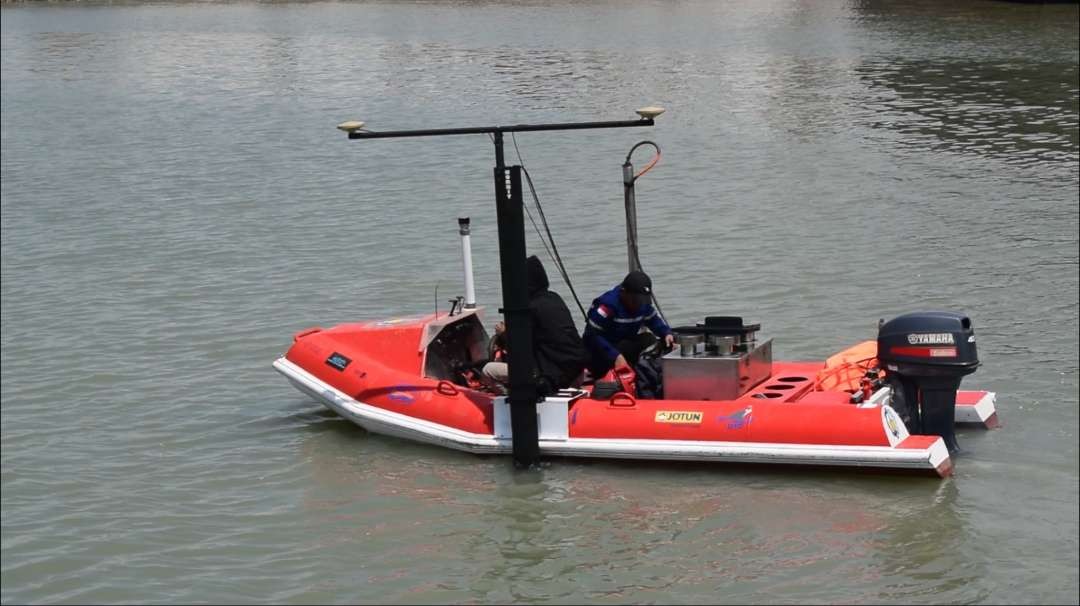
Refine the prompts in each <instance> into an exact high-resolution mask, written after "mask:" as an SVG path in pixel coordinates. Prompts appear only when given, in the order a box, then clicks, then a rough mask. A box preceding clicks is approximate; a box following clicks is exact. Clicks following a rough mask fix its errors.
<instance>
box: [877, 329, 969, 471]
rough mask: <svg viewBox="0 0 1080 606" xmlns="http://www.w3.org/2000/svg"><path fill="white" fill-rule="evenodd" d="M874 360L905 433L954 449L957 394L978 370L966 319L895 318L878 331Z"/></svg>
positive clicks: (955, 443) (955, 445) (955, 444)
mask: <svg viewBox="0 0 1080 606" xmlns="http://www.w3.org/2000/svg"><path fill="white" fill-rule="evenodd" d="M878 360H879V361H880V363H881V365H882V367H883V368H884V369H885V379H886V381H887V382H888V383H889V385H890V386H891V387H892V394H893V396H892V397H893V401H892V407H893V408H894V409H896V412H897V413H898V414H899V415H900V416H901V418H903V420H904V423H905V424H907V427H908V429H909V430H910V431H911V432H912V433H917V434H923V435H939V436H941V437H942V438H943V439H944V440H945V445H946V446H948V448H949V450H950V451H955V450H956V449H957V448H958V444H957V442H956V432H955V430H954V429H953V423H954V422H955V420H956V391H957V390H958V389H959V388H960V380H961V379H962V378H963V377H964V375H969V374H971V373H973V372H975V369H976V368H978V366H979V356H978V354H977V353H976V352H975V330H974V329H973V328H972V326H971V319H970V318H968V317H967V316H964V315H961V314H956V313H951V312H947V311H936V312H917V313H911V314H905V315H903V316H900V317H898V318H895V319H893V320H891V321H889V322H886V323H884V324H882V325H881V327H880V328H879V329H878Z"/></svg>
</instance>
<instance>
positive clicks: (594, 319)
mask: <svg viewBox="0 0 1080 606" xmlns="http://www.w3.org/2000/svg"><path fill="white" fill-rule="evenodd" d="M620 288H621V287H619V286H616V287H615V288H612V289H611V290H609V291H607V292H606V293H604V294H602V295H600V296H599V297H597V298H596V299H595V300H594V301H593V304H592V307H590V308H589V318H588V321H587V322H586V324H585V334H584V335H583V336H582V339H583V340H584V341H585V348H586V349H588V350H589V358H590V360H589V368H590V369H591V370H592V372H593V373H594V374H598V373H599V374H603V373H605V372H607V371H608V370H609V369H611V367H612V366H614V365H615V358H617V357H619V349H618V344H619V342H620V341H624V340H627V339H633V338H635V336H636V335H637V334H638V332H640V331H641V326H642V325H645V326H648V327H649V330H650V331H652V333H653V334H654V335H656V336H657V337H660V338H661V339H663V338H664V337H666V336H667V335H669V334H671V327H669V326H668V325H667V322H664V319H663V318H661V317H660V314H658V313H657V312H656V309H655V308H653V306H652V304H649V303H646V304H645V305H642V306H641V307H639V308H638V309H637V310H635V311H634V312H632V313H631V312H630V311H629V310H628V309H627V308H626V307H625V306H624V305H623V304H622V301H621V300H620V299H619V289H620Z"/></svg>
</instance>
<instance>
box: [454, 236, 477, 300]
mask: <svg viewBox="0 0 1080 606" xmlns="http://www.w3.org/2000/svg"><path fill="white" fill-rule="evenodd" d="M457 222H458V233H459V234H461V263H462V265H463V266H464V270H465V309H473V308H475V307H476V285H475V284H474V283H473V271H472V243H470V242H469V218H468V217H462V218H458V220H457Z"/></svg>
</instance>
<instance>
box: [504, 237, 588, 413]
mask: <svg viewBox="0 0 1080 606" xmlns="http://www.w3.org/2000/svg"><path fill="white" fill-rule="evenodd" d="M525 270H526V274H527V275H526V277H527V282H528V290H529V315H530V317H531V319H532V337H533V359H534V361H535V362H536V376H535V377H534V378H535V380H536V383H537V386H538V388H539V390H540V393H541V395H545V394H548V393H552V392H554V391H555V390H558V389H562V388H565V387H569V386H570V385H572V384H573V383H574V381H575V380H576V379H577V378H578V376H580V375H581V372H582V370H584V368H585V363H586V361H587V360H588V354H587V352H586V351H585V346H584V345H583V344H582V342H581V336H580V334H579V333H578V330H577V326H576V325H575V324H574V319H573V317H572V316H571V315H570V309H569V308H567V307H566V303H565V302H564V301H563V299H562V297H560V296H559V295H558V293H554V292H552V291H550V290H548V286H549V285H550V283H549V282H548V277H547V272H546V271H544V264H543V263H541V262H540V259H538V258H537V257H536V255H532V256H530V257H529V258H528V259H526V260H525ZM499 338H501V339H502V342H504V343H505V342H506V339H505V334H501V333H500V332H499V331H496V339H499ZM509 355H513V353H512V352H509ZM483 372H484V375H485V376H487V377H488V378H490V379H493V380H495V381H498V382H499V383H502V384H506V382H507V378H508V372H507V366H506V363H505V362H488V363H487V364H486V365H485V366H484V370H483Z"/></svg>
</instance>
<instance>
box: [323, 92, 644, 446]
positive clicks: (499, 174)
mask: <svg viewBox="0 0 1080 606" xmlns="http://www.w3.org/2000/svg"><path fill="white" fill-rule="evenodd" d="M662 112H663V109H660V108H645V109H642V110H638V114H639V115H640V116H641V119H640V120H622V121H608V122H577V123H565V124H517V125H514V126H487V127H470V128H439V129H425V130H402V131H389V132H371V131H366V130H363V126H364V123H363V122H346V123H344V124H341V125H339V126H338V128H340V129H341V130H344V131H346V132H348V133H349V138H350V139H388V138H396V137H429V136H437V135H471V134H488V135H491V136H492V139H493V140H494V142H495V171H494V176H495V212H496V216H497V218H498V223H499V266H500V273H501V274H502V290H503V309H502V313H503V314H504V315H505V316H506V330H507V341H508V344H507V345H508V350H509V352H510V355H509V362H508V368H509V374H510V394H509V396H508V400H509V403H510V428H511V431H512V432H513V446H514V463H515V465H517V466H518V467H529V466H532V465H535V464H536V463H538V462H539V461H540V443H539V433H538V428H537V424H536V401H537V399H538V396H537V390H536V382H535V380H534V378H533V375H534V374H535V361H534V360H533V354H532V322H531V319H530V317H529V293H528V284H527V279H526V276H525V216H524V211H523V208H524V207H523V201H522V194H521V167H520V166H511V167H509V168H507V167H506V163H505V162H504V160H503V133H512V132H530V131H546V130H581V129H591V128H621V127H629V126H652V125H653V118H654V117H656V116H658V115H660V114H661V113H662Z"/></svg>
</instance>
